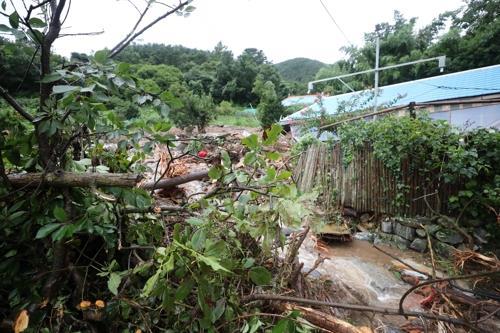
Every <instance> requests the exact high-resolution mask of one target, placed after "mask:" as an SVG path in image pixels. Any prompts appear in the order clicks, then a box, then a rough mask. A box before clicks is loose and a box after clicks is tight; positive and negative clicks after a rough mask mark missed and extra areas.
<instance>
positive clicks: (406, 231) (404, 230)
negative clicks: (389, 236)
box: [394, 223, 415, 241]
mask: <svg viewBox="0 0 500 333" xmlns="http://www.w3.org/2000/svg"><path fill="white" fill-rule="evenodd" d="M394 233H395V234H396V235H398V236H400V237H403V238H404V239H407V240H409V241H412V240H414V239H415V229H414V228H412V227H409V226H406V225H403V224H401V223H395V224H394Z"/></svg>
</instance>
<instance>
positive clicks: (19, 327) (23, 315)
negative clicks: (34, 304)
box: [13, 310, 30, 333]
mask: <svg viewBox="0 0 500 333" xmlns="http://www.w3.org/2000/svg"><path fill="white" fill-rule="evenodd" d="M29 322H30V317H29V315H28V311H27V310H23V311H21V312H19V314H18V315H17V318H16V321H15V322H14V327H13V328H14V333H19V332H23V331H24V330H25V329H27V328H28V324H29Z"/></svg>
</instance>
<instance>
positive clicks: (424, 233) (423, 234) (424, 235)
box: [416, 229, 427, 238]
mask: <svg viewBox="0 0 500 333" xmlns="http://www.w3.org/2000/svg"><path fill="white" fill-rule="evenodd" d="M416 233H417V236H418V237H422V238H425V237H427V233H426V232H425V230H424V229H417V230H416Z"/></svg>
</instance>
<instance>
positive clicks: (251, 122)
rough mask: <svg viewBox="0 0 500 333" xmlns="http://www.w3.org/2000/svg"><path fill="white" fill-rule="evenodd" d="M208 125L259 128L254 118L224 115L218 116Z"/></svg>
mask: <svg viewBox="0 0 500 333" xmlns="http://www.w3.org/2000/svg"><path fill="white" fill-rule="evenodd" d="M210 125H229V126H242V127H259V126H260V123H259V121H258V120H257V118H255V117H254V116H242V115H238V116H236V115H224V116H218V117H217V118H216V119H214V120H212V122H210Z"/></svg>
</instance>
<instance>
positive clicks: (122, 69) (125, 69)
mask: <svg viewBox="0 0 500 333" xmlns="http://www.w3.org/2000/svg"><path fill="white" fill-rule="evenodd" d="M116 70H117V73H118V74H120V75H125V74H128V73H129V71H130V64H127V63H126V62H121V63H119V64H118V66H117V67H116Z"/></svg>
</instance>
